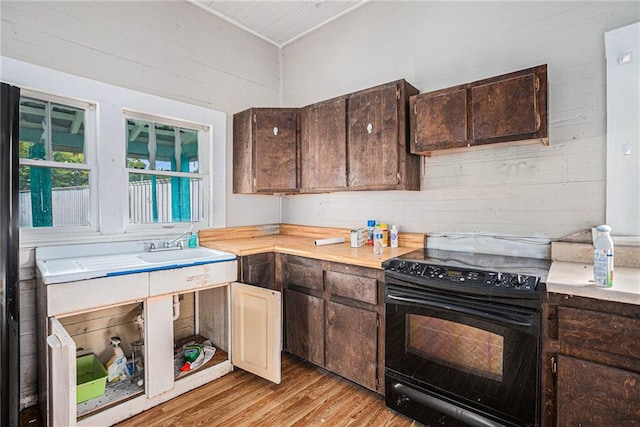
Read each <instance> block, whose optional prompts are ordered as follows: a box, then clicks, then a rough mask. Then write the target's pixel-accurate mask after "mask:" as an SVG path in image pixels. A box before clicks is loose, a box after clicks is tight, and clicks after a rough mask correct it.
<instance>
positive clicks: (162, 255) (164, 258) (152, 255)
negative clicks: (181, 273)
mask: <svg viewBox="0 0 640 427" xmlns="http://www.w3.org/2000/svg"><path fill="white" fill-rule="evenodd" d="M229 255H230V254H228V253H226V252H220V251H216V250H215V249H208V248H202V247H198V248H195V249H181V250H171V251H161V252H144V253H141V254H138V255H136V257H137V258H138V259H141V260H142V261H144V262H148V263H150V264H158V263H164V262H185V261H186V262H198V261H202V260H210V261H212V262H213V261H217V260H220V259H226V258H227V257H228V256H229ZM233 258H235V256H234V257H233ZM233 258H232V259H233Z"/></svg>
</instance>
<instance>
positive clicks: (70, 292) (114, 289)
mask: <svg viewBox="0 0 640 427" xmlns="http://www.w3.org/2000/svg"><path fill="white" fill-rule="evenodd" d="M40 286H45V285H42V284H40ZM46 287H47V315H48V316H57V315H61V314H65V313H73V312H76V311H83V310H89V309H93V308H98V307H106V306H109V305H116V304H123V303H126V302H130V301H136V300H140V299H144V298H147V297H148V296H149V273H138V274H124V275H122V276H111V277H100V278H98V279H89V280H79V281H77V282H67V283H57V284H53V285H46Z"/></svg>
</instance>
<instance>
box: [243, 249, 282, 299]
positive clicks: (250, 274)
mask: <svg viewBox="0 0 640 427" xmlns="http://www.w3.org/2000/svg"><path fill="white" fill-rule="evenodd" d="M241 265H242V272H241V276H240V280H241V281H242V283H246V284H247V285H254V286H259V287H261V288H265V289H273V290H275V254H274V253H273V252H268V253H263V254H254V255H247V256H243V257H242V259H241Z"/></svg>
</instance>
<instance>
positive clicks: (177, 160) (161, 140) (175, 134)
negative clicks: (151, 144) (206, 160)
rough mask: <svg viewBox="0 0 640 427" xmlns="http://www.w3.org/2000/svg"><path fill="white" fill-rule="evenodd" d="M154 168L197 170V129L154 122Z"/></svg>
mask: <svg viewBox="0 0 640 427" xmlns="http://www.w3.org/2000/svg"><path fill="white" fill-rule="evenodd" d="M155 134H156V146H157V149H156V164H155V170H159V171H172V172H198V131H196V130H191V129H183V128H178V127H175V126H169V125H163V124H159V123H156V124H155Z"/></svg>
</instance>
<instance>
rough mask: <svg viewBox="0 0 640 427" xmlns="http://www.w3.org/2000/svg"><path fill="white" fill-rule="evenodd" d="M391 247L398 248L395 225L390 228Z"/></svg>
mask: <svg viewBox="0 0 640 427" xmlns="http://www.w3.org/2000/svg"><path fill="white" fill-rule="evenodd" d="M391 247H392V248H397V247H398V227H397V226H396V225H392V226H391Z"/></svg>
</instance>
